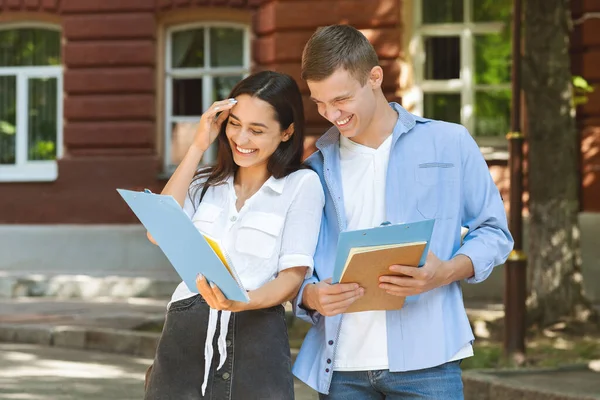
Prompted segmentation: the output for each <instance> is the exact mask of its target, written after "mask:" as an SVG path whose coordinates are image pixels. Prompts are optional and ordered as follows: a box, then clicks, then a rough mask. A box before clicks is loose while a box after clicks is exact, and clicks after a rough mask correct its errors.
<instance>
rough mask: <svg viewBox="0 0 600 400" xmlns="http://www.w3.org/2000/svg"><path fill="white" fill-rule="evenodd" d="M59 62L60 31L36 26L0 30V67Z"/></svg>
mask: <svg viewBox="0 0 600 400" xmlns="http://www.w3.org/2000/svg"><path fill="white" fill-rule="evenodd" d="M60 62H61V61H60V32H58V31H54V30H48V29H37V28H36V29H33V28H21V29H10V30H0V67H18V66H33V65H60Z"/></svg>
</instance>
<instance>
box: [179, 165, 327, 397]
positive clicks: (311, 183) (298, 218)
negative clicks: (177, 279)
mask: <svg viewBox="0 0 600 400" xmlns="http://www.w3.org/2000/svg"><path fill="white" fill-rule="evenodd" d="M201 191H202V187H200V188H199V190H197V191H196V190H195V188H192V196H194V198H192V197H191V196H190V195H188V196H186V200H185V203H184V206H183V210H184V211H185V213H186V214H187V215H188V216H189V217H190V218H191V220H192V222H193V223H194V225H195V226H196V227H197V228H198V230H199V231H200V232H203V233H205V234H207V235H209V236H211V237H213V238H214V239H217V240H218V241H219V242H220V243H221V246H222V248H223V250H224V251H225V252H226V253H227V256H228V257H229V260H230V261H231V264H232V266H233V268H234V269H235V271H236V273H237V275H238V277H239V278H240V280H241V282H242V284H243V286H244V288H245V289H246V290H256V289H258V288H260V287H261V286H263V285H264V284H265V283H267V282H269V281H271V280H272V279H275V277H276V276H277V274H278V273H279V272H280V271H283V270H286V269H288V268H293V267H308V269H307V271H306V276H307V277H310V276H312V274H313V267H314V261H313V256H314V252H315V248H316V246H317V240H318V236H319V228H320V225H321V217H322V215H323V205H324V204H325V195H324V193H323V187H322V186H321V182H320V180H319V177H318V176H317V174H316V173H315V172H313V171H311V170H308V169H304V170H299V171H296V172H294V173H292V174H290V175H288V176H286V177H284V178H281V179H275V178H273V177H271V178H269V179H268V180H267V181H266V182H265V183H264V184H263V186H262V187H261V188H260V189H259V190H258V191H257V192H256V193H255V194H254V195H252V197H250V198H249V199H247V200H246V202H245V203H244V205H243V206H242V208H241V209H240V210H239V211H238V210H237V207H236V201H237V196H236V194H235V189H234V186H233V176H232V177H230V178H229V179H228V180H227V181H226V182H225V183H224V184H222V185H217V186H211V187H210V188H209V189H208V190H207V191H206V194H205V195H204V198H203V199H202V201H200V193H201ZM198 262H199V263H201V262H202V260H198ZM194 295H195V293H193V292H191V291H190V290H189V288H188V287H187V285H186V284H185V282H181V283H180V284H179V286H177V288H176V289H175V292H174V293H173V296H172V298H171V302H170V303H169V305H170V304H171V303H172V302H175V301H178V300H182V299H185V298H188V297H191V296H194ZM230 316H231V312H229V311H222V312H221V329H220V332H219V338H218V340H217V344H218V350H219V356H220V358H219V365H218V367H217V370H218V369H220V368H221V367H222V366H223V364H224V363H225V360H226V359H227V350H226V344H225V338H226V336H227V327H228V325H229V318H230ZM218 317H219V313H218V311H216V310H213V309H211V310H210V314H209V320H208V329H207V335H206V342H205V344H204V381H203V383H202V394H203V395H204V392H205V390H206V385H207V382H208V374H209V371H210V366H211V361H212V358H213V352H214V350H213V347H212V342H213V338H214V335H215V333H216V327H217V320H218Z"/></svg>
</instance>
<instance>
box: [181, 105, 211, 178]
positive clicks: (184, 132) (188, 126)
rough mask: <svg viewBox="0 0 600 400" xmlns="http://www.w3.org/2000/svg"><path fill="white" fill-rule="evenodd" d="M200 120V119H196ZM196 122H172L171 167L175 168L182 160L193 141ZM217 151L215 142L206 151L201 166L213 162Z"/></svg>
mask: <svg viewBox="0 0 600 400" xmlns="http://www.w3.org/2000/svg"><path fill="white" fill-rule="evenodd" d="M198 120H200V117H198ZM197 127H198V123H197V122H174V123H173V124H172V128H171V157H170V158H171V167H172V168H175V167H176V166H177V165H179V163H180V162H181V161H182V160H183V157H184V156H185V153H186V152H187V150H188V148H189V147H190V145H191V144H192V141H193V140H194V135H195V134H196V129H197ZM216 151H217V141H216V140H215V142H214V143H213V144H212V145H211V146H210V147H209V148H208V150H206V152H205V153H204V156H203V157H202V160H201V161H200V162H201V163H202V164H210V163H212V162H213V161H214V160H215V156H216Z"/></svg>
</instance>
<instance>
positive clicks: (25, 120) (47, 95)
mask: <svg viewBox="0 0 600 400" xmlns="http://www.w3.org/2000/svg"><path fill="white" fill-rule="evenodd" d="M60 49H61V34H60V31H59V30H57V29H56V28H54V27H48V26H44V25H29V24H28V25H22V24H20V25H0V181H51V180H55V179H56V178H57V174H58V168H57V165H56V160H57V159H58V158H60V157H61V156H62V72H63V69H62V66H61V51H60Z"/></svg>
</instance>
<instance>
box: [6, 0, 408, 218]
mask: <svg viewBox="0 0 600 400" xmlns="http://www.w3.org/2000/svg"><path fill="white" fill-rule="evenodd" d="M208 9H210V10H213V11H214V10H221V11H223V10H225V11H227V10H237V11H240V10H242V11H243V10H245V11H244V12H247V13H248V17H249V18H250V17H252V18H253V19H252V21H253V22H252V26H253V31H254V35H255V40H254V42H253V44H252V57H253V62H254V69H255V70H260V69H266V68H269V69H275V70H279V71H282V72H287V73H289V74H291V75H292V76H293V77H295V78H296V79H297V80H298V82H299V83H300V85H301V90H302V91H303V94H304V95H305V100H306V101H305V104H306V115H307V121H308V123H309V133H312V134H320V133H322V132H323V131H324V129H325V128H326V127H327V125H326V122H325V121H324V120H323V119H322V118H321V117H320V116H319V115H318V113H317V111H316V107H315V105H314V104H312V102H310V101H308V89H307V88H306V86H305V85H304V84H303V83H302V82H301V80H300V68H299V64H300V57H301V52H302V48H303V46H304V44H305V42H306V41H307V40H308V38H309V37H310V35H311V34H312V32H313V31H314V29H315V28H317V27H318V26H321V25H327V24H334V23H349V24H352V25H354V26H356V27H357V28H359V29H362V30H363V32H364V33H365V34H366V35H367V36H368V37H369V38H370V39H371V40H372V41H373V43H374V45H375V47H376V49H377V51H378V53H379V56H380V58H381V61H382V64H383V66H384V69H385V71H386V76H385V79H384V89H385V92H386V94H387V96H388V98H390V99H396V98H395V96H396V91H397V89H398V76H399V66H398V64H397V62H396V58H397V57H399V56H401V43H402V41H401V30H400V0H369V1H364V0H271V1H269V0H263V1H261V0H193V1H192V0H154V1H153V0H37V1H36V0H0V23H1V22H2V21H3V20H4V21H6V20H9V21H10V20H24V21H26V20H43V21H52V22H55V23H57V24H60V25H61V26H62V32H63V39H64V46H63V63H64V66H65V75H64V95H65V97H64V118H65V124H64V143H65V154H64V157H63V158H62V159H61V160H59V161H58V166H59V176H58V180H57V181H55V182H48V183H0V210H1V211H0V223H21V224H26V223H124V222H135V221H136V219H135V217H134V216H133V214H132V213H131V212H130V211H129V209H128V208H127V206H126V205H125V204H124V202H123V201H122V200H121V199H120V197H119V196H118V195H117V193H116V191H115V188H117V187H123V188H133V189H141V188H144V187H148V188H151V189H153V190H155V191H159V190H160V189H161V188H162V186H163V185H164V183H165V181H164V180H161V179H159V178H158V176H159V174H160V172H161V165H162V164H161V160H160V152H161V150H160V147H161V146H160V140H157V139H161V129H160V127H161V125H162V124H161V118H162V116H161V115H160V114H161V110H162V107H161V104H162V100H161V96H162V88H161V87H159V86H158V85H157V82H160V80H158V79H157V74H159V72H160V71H159V65H158V64H157V59H158V58H159V57H160V51H161V50H160V47H161V44H160V43H159V42H160V41H159V37H158V36H159V33H158V31H159V29H160V24H159V22H160V21H161V18H162V17H163V16H165V15H168V14H169V13H173V12H176V10H208ZM203 12H204V11H203ZM231 12H233V11H231ZM222 15H227V13H222ZM188 22H189V21H188ZM310 142H311V141H309V143H310Z"/></svg>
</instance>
